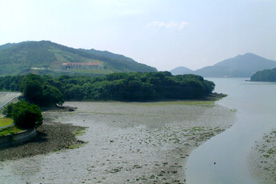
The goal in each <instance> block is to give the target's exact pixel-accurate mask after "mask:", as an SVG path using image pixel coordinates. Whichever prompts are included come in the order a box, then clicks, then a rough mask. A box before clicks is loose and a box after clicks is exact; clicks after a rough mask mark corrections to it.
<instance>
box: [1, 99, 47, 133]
mask: <svg viewBox="0 0 276 184" xmlns="http://www.w3.org/2000/svg"><path fill="white" fill-rule="evenodd" d="M3 113H4V115H5V116H6V117H9V118H12V119H13V120H14V123H15V124H16V125H17V126H19V127H21V128H26V129H28V128H36V127H38V126H39V125H41V124H42V121H43V118H42V114H41V111H40V108H39V107H38V106H37V105H35V104H30V103H28V102H26V101H24V100H21V101H19V102H18V103H15V104H14V103H12V104H9V105H8V106H6V107H5V109H4V112H3Z"/></svg>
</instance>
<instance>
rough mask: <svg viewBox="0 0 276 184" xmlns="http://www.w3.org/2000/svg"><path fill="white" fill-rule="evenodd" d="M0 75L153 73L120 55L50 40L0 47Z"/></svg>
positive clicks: (150, 68)
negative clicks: (78, 47)
mask: <svg viewBox="0 0 276 184" xmlns="http://www.w3.org/2000/svg"><path fill="white" fill-rule="evenodd" d="M0 65H1V68H0V76H5V75H18V74H27V73H36V74H42V75H43V74H50V75H55V76H59V75H65V74H66V75H90V76H102V75H105V74H110V73H114V72H156V71H157V69H156V68H153V67H150V66H147V65H145V64H141V63H138V62H136V61H134V60H133V59H131V58H128V57H125V56H123V55H119V54H114V53H111V52H108V51H98V50H94V49H90V50H86V49H74V48H70V47H66V46H63V45H60V44H57V43H53V42H50V41H38V42H37V41H27V42H20V43H14V44H5V45H2V46H0Z"/></svg>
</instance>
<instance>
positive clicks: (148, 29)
mask: <svg viewBox="0 0 276 184" xmlns="http://www.w3.org/2000/svg"><path fill="white" fill-rule="evenodd" d="M27 40H29V41H39V40H50V41H52V42H56V43H59V44H62V45H66V46H69V47H74V48H86V49H90V48H94V49H97V50H108V51H111V52H114V53H118V54H123V55H125V56H128V57H131V58H133V59H134V60H136V61H138V62H140V63H145V64H147V65H150V66H153V67H156V68H157V69H158V70H171V69H173V68H175V67H177V66H186V67H188V68H191V69H198V68H202V67H204V66H208V65H213V64H215V63H217V62H219V61H222V60H224V59H228V58H231V57H235V56H236V55H238V54H245V53H247V52H252V53H255V54H257V55H260V56H263V57H266V58H268V59H273V60H276V0H0V45H3V44H5V43H17V42H21V41H27Z"/></svg>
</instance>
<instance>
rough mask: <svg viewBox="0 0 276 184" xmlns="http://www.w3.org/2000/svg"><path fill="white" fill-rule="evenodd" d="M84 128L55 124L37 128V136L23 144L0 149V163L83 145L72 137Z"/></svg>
mask: <svg viewBox="0 0 276 184" xmlns="http://www.w3.org/2000/svg"><path fill="white" fill-rule="evenodd" d="M84 129H85V128H84V127H79V126H73V125H66V124H56V125H50V124H45V125H42V126H40V127H39V128H37V136H36V137H35V138H33V139H32V140H30V141H28V142H27V143H25V144H21V145H18V146H9V147H8V148H1V149H0V162H1V161H6V160H18V159H23V158H28V157H33V156H36V155H44V154H48V153H51V152H56V151H60V150H64V149H70V148H73V147H71V146H74V145H79V146H81V145H82V144H84V142H83V141H80V140H78V139H77V138H76V136H75V135H74V132H77V131H82V130H84Z"/></svg>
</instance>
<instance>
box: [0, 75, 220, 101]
mask: <svg viewBox="0 0 276 184" xmlns="http://www.w3.org/2000/svg"><path fill="white" fill-rule="evenodd" d="M7 81H9V82H11V83H14V84H12V85H11V84H10V85H8V84H7ZM16 84H19V87H18V88H16V87H15V86H17V85H16ZM214 87H215V84H214V83H213V82H211V81H207V80H204V79H203V77H201V76H197V75H192V74H189V75H177V76H172V75H171V73H169V72H149V73H113V74H109V75H105V76H103V77H95V78H92V77H89V76H59V77H57V78H52V77H51V76H47V75H44V76H39V75H34V74H29V75H27V76H24V77H22V76H15V77H2V78H0V89H8V90H21V91H22V92H23V94H24V96H25V98H26V100H28V101H30V102H32V103H35V104H38V105H40V106H49V105H50V104H62V103H63V99H64V100H115V101H157V100H176V99H199V98H204V97H206V96H208V95H209V94H210V93H212V91H213V90H214Z"/></svg>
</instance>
